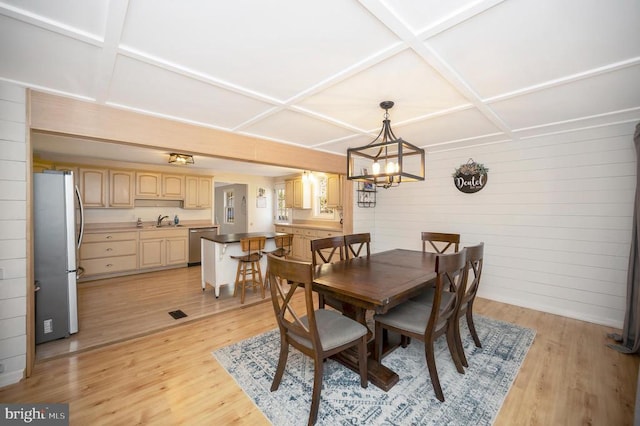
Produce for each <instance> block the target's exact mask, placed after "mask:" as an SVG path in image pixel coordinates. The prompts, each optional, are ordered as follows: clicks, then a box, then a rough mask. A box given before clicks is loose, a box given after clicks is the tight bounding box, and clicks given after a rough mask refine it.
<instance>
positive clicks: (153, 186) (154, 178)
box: [136, 172, 162, 198]
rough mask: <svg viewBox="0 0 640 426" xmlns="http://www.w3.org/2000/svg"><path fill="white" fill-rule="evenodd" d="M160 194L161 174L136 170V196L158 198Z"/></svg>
mask: <svg viewBox="0 0 640 426" xmlns="http://www.w3.org/2000/svg"><path fill="white" fill-rule="evenodd" d="M160 195H162V174H160V173H153V172H136V198H160Z"/></svg>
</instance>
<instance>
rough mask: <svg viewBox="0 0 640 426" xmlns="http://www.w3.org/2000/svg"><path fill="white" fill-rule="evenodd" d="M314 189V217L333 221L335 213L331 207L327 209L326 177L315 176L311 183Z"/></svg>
mask: <svg viewBox="0 0 640 426" xmlns="http://www.w3.org/2000/svg"><path fill="white" fill-rule="evenodd" d="M313 188H314V197H313V199H314V202H313V211H314V216H315V217H318V218H323V219H334V218H335V214H334V213H335V212H334V209H333V208H331V207H327V177H326V176H324V175H322V176H315V179H314V182H313Z"/></svg>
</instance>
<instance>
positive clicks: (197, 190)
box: [184, 176, 211, 209]
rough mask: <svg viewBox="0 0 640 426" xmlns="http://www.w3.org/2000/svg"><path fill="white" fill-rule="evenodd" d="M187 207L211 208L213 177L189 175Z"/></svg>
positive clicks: (185, 201) (186, 191)
mask: <svg viewBox="0 0 640 426" xmlns="http://www.w3.org/2000/svg"><path fill="white" fill-rule="evenodd" d="M184 208H185V209H208V208H211V178H210V177H208V176H187V177H186V188H185V198H184Z"/></svg>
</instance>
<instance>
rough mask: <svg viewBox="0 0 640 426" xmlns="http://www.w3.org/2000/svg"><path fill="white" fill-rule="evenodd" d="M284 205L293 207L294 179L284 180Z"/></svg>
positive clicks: (289, 207)
mask: <svg viewBox="0 0 640 426" xmlns="http://www.w3.org/2000/svg"><path fill="white" fill-rule="evenodd" d="M284 206H285V208H288V209H292V208H293V180H285V181H284Z"/></svg>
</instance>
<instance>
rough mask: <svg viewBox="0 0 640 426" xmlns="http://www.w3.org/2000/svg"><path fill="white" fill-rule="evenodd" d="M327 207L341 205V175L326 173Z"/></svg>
mask: <svg viewBox="0 0 640 426" xmlns="http://www.w3.org/2000/svg"><path fill="white" fill-rule="evenodd" d="M327 207H332V208H336V207H342V176H341V175H334V174H329V175H327Z"/></svg>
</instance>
